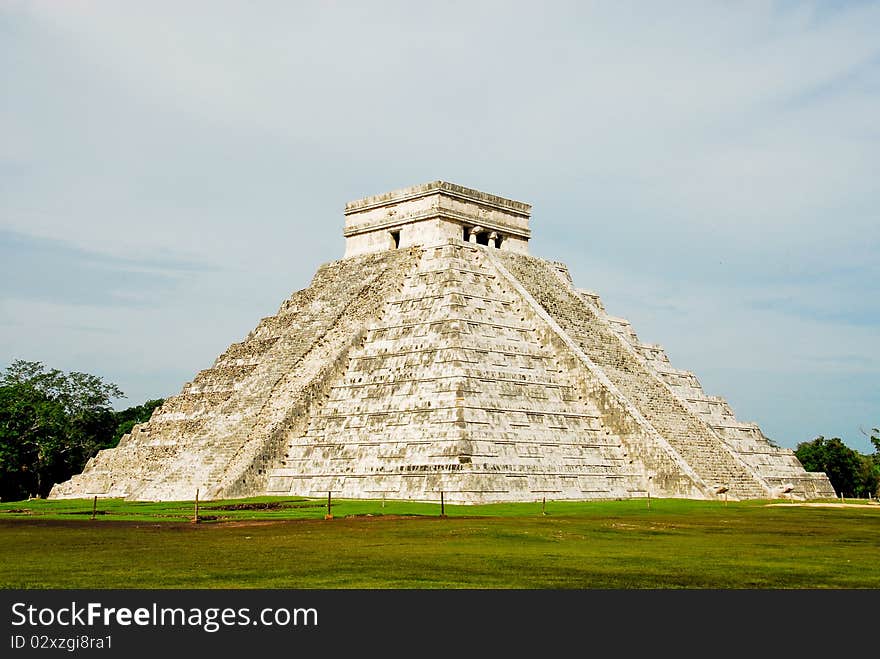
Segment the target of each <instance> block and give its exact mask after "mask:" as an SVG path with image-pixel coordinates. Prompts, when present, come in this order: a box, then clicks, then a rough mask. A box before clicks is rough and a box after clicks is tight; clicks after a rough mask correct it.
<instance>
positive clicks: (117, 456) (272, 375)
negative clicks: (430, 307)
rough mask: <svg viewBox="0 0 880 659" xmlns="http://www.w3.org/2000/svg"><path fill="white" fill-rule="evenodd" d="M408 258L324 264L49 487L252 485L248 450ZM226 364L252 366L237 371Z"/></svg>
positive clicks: (279, 420) (180, 495)
mask: <svg viewBox="0 0 880 659" xmlns="http://www.w3.org/2000/svg"><path fill="white" fill-rule="evenodd" d="M413 258H414V254H413V252H410V251H406V250H404V251H393V252H383V253H379V254H374V255H369V256H365V257H360V258H357V259H347V260H343V261H335V262H333V263H330V264H327V265H325V266H323V267H322V268H320V269H319V271H318V273H317V274H316V275H315V278H314V279H313V281H312V284H311V286H309V287H308V288H307V289H303V290H302V291H298V292H297V293H295V294H294V295H293V296H291V298H290V299H288V300H287V301H286V302H285V303H284V304H283V305H282V306H281V308H280V310H279V312H278V313H277V314H276V315H275V316H271V317H268V318H264V319H263V320H262V321H261V322H260V323H259V325H258V326H257V327H256V328H255V329H254V331H253V332H251V333H250V335H249V336H248V338H247V339H246V340H245V341H244V342H242V343H240V344H233V346H231V347H230V348H229V349H228V350H227V351H226V352H224V353H223V355H221V356H220V357H219V358H218V359H217V360H216V362H215V364H214V367H212V368H211V369H208V370H206V371H203V372H202V373H200V374H199V375H198V376H197V377H196V378H195V379H194V380H193V382H192V383H188V384H187V385H185V386H184V388H183V391H182V393H181V394H180V395H179V396H177V397H174V398H172V399H169V400H168V401H166V403H165V404H164V405H163V406H161V407H160V408H158V409H157V410H156V411H155V412H154V414H153V416H152V418H151V419H150V421H149V422H148V423H146V424H141V425H139V426H136V427H135V428H134V429H133V431H132V433H131V435H130V436H126V437H124V438H123V440H122V441H121V442H120V445H119V446H118V447H117V448H115V449H110V450H106V451H101V452H100V453H99V454H98V455H97V456H96V457H95V458H93V459H92V460H91V461H90V462H89V464H88V465H87V466H86V468H85V470H84V471H83V473H82V474H80V475H77V476H74V477H73V478H72V479H71V480H70V481H67V482H66V483H61V484H58V485H56V486H55V487H54V488H53V490H52V493H51V495H50V496H51V497H53V498H71V497H81V496H92V495H98V496H126V497H128V498H133V499H141V500H173V499H191V498H193V496H194V495H195V492H196V490H199V491H200V496H202V498H206V499H207V498H212V497H214V496H217V495H218V494H219V493H220V492H224V493H225V492H226V491H227V489H228V490H229V491H230V492H231V491H235V492H237V493H244V491H245V488H246V486H243V485H242V483H248V482H251V483H253V484H255V485H256V484H258V483H259V482H261V479H260V478H258V476H260V474H259V471H260V470H261V469H262V470H263V472H264V473H265V470H266V468H267V467H265V466H262V465H263V463H262V462H260V464H259V465H256V458H257V457H258V456H263V458H261V459H263V460H265V459H266V458H265V456H271V455H272V454H273V449H272V447H271V438H272V437H275V436H277V435H275V430H276V429H277V427H278V426H279V425H281V424H283V423H285V422H288V423H289V422H290V415H291V413H292V412H293V411H295V410H297V409H301V410H302V409H305V408H304V407H303V406H304V405H305V404H306V402H307V401H308V400H309V396H314V395H315V394H316V392H317V391H320V389H321V384H320V383H321V378H322V377H326V376H327V375H328V370H327V369H328V367H330V368H331V370H332V366H331V365H332V364H333V363H335V362H336V361H338V360H340V359H341V354H342V353H343V352H344V351H346V350H347V349H348V348H349V347H350V342H351V340H352V337H355V336H357V334H358V332H360V331H362V329H361V328H362V326H363V324H364V323H365V322H367V321H368V319H369V318H370V314H371V313H372V312H373V311H374V310H375V309H378V308H381V306H382V304H383V303H384V300H385V298H386V297H387V295H389V294H390V292H391V290H392V289H393V288H394V286H395V285H397V284H396V282H399V279H400V278H402V276H403V275H404V273H406V272H407V271H408V270H409V269H410V266H409V263H410V261H411V260H412V259H413ZM230 364H236V365H240V364H246V365H248V366H249V367H251V368H249V369H248V371H247V373H246V374H245V375H244V376H241V375H240V374H241V371H238V370H235V369H230V368H229V366H230ZM215 369H216V370H215ZM254 465H256V466H254ZM252 467H253V468H252ZM255 491H260V489H257V490H255ZM253 492H254V491H251V493H253Z"/></svg>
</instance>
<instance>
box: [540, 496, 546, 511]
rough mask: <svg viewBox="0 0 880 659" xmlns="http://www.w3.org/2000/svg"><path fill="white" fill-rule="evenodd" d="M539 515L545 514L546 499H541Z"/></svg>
mask: <svg viewBox="0 0 880 659" xmlns="http://www.w3.org/2000/svg"><path fill="white" fill-rule="evenodd" d="M541 514H542V515H546V514H547V497H542V499H541Z"/></svg>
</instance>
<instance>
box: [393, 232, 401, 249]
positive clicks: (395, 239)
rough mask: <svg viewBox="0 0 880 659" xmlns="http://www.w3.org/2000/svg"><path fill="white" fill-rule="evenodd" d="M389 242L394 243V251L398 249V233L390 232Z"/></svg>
mask: <svg viewBox="0 0 880 659" xmlns="http://www.w3.org/2000/svg"><path fill="white" fill-rule="evenodd" d="M391 241H392V242H393V243H394V249H397V248H398V247H400V231H392V232H391Z"/></svg>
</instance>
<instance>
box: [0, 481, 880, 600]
mask: <svg viewBox="0 0 880 659" xmlns="http://www.w3.org/2000/svg"><path fill="white" fill-rule="evenodd" d="M768 503H769V502H766V501H749V502H736V503H734V502H731V503H729V504H727V505H725V504H724V503H722V502H707V501H686V500H672V499H659V500H658V499H653V500H652V501H651V507H650V509H649V508H648V506H647V502H646V501H645V500H644V499H642V500H629V501H607V502H583V503H568V502H566V503H562V502H552V501H551V502H547V505H546V513H547V514H546V515H543V514H542V512H541V507H542V505H541V503H540V502H538V503H523V504H498V505H486V506H446V514H447V517H446V518H440V517H439V512H440V510H439V505H437V504H419V503H410V502H395V501H388V502H386V503H385V505H384V507H383V505H382V503H381V502H379V501H334V502H333V509H332V511H333V516H334V518H333V519H331V520H325V519H324V515H325V513H326V501H322V500H310V499H293V498H284V499H277V498H276V499H269V498H263V499H248V500H237V501H225V502H208V503H204V504H202V505H201V508H200V514H201V516H202V522H201V523H199V524H193V523H191V521H190V520H191V518H192V515H193V504H192V502H180V503H132V502H125V501H119V500H103V501H99V502H98V514H97V515H96V516H95V519H94V520H92V519H91V516H92V501H91V500H76V501H43V500H35V501H27V502H18V503H3V504H0V587H2V588H542V589H544V588H616V589H621V588H880V568H878V556H880V506H877V505H874V506H861V507H855V506H839V505H838V506H833V507H806V506H796V505H767V504H768Z"/></svg>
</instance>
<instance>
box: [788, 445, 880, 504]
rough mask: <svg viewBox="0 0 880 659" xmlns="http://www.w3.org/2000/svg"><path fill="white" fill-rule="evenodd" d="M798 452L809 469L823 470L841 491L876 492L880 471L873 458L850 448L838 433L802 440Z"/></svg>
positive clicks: (848, 493) (858, 494) (846, 493)
mask: <svg viewBox="0 0 880 659" xmlns="http://www.w3.org/2000/svg"><path fill="white" fill-rule="evenodd" d="M795 455H796V456H797V458H798V460H800V462H801V464H802V465H803V466H804V469H806V470H807V471H824V472H825V474H826V475H827V476H828V480H829V481H831V486H832V487H833V488H834V490H835V491H836V492H837V493H838V494H842V495H843V496H850V497H867V496H869V495H873V494H875V493H876V492H877V487H878V482H880V472H878V471H877V469H875V464H876V463H875V462H874V459H873V458H872V457H871V456H867V455H862V454H861V453H859V452H858V451H854V450H853V449H851V448H849V447H848V446H846V444H844V443H843V441H842V440H841V439H840V438H839V437H832V438H831V439H825V438H824V437H822V436H819V437H817V438H816V439H814V440H813V441H812V442H802V443H800V444H798V445H797V448H796V449H795Z"/></svg>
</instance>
